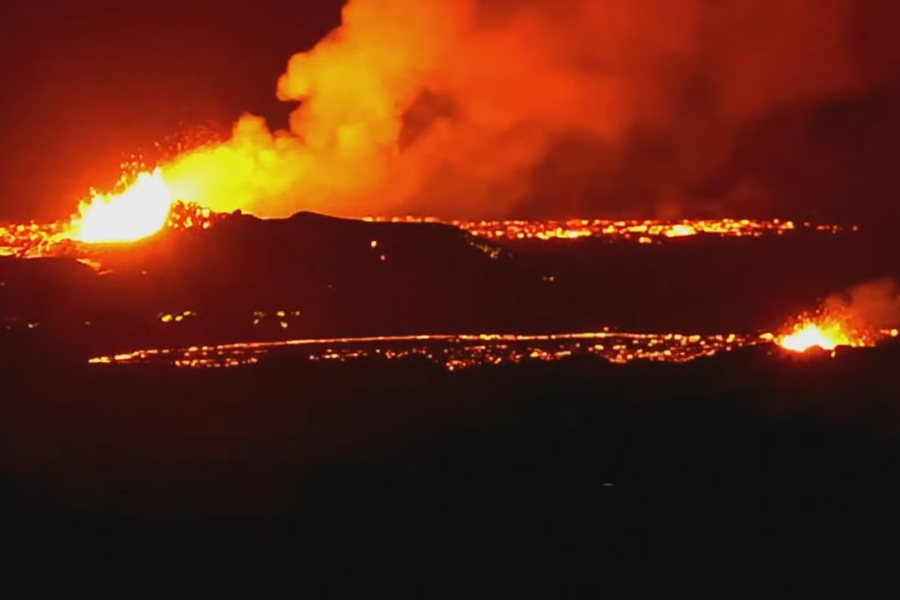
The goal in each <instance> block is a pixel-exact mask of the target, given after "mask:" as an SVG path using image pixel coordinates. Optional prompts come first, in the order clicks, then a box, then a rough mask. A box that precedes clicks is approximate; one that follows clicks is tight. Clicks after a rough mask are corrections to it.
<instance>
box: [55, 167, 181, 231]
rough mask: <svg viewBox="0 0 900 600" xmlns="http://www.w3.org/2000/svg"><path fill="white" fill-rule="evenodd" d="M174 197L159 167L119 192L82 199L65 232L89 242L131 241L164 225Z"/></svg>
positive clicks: (142, 175) (140, 176) (158, 229)
mask: <svg viewBox="0 0 900 600" xmlns="http://www.w3.org/2000/svg"><path fill="white" fill-rule="evenodd" d="M174 201H175V198H173V196H172V192H171V190H170V189H169V186H168V184H167V183H166V181H165V180H164V179H163V176H162V171H161V170H160V169H156V170H155V171H154V172H153V173H141V174H140V175H138V177H137V180H136V181H135V182H134V183H133V184H132V185H131V186H129V187H128V188H127V189H126V190H125V191H124V192H122V193H120V194H94V196H93V198H91V201H90V202H82V203H81V205H80V206H79V207H78V215H77V216H75V217H73V219H72V222H71V223H70V224H69V232H68V235H69V237H70V238H71V239H73V240H76V241H79V242H86V243H92V244H99V243H109V242H133V241H136V240H139V239H142V238H145V237H148V236H151V235H153V234H154V233H156V232H158V231H160V230H161V229H162V228H163V227H165V225H166V222H167V220H168V218H169V211H170V210H171V209H172V205H173V203H174Z"/></svg>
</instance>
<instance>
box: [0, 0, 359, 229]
mask: <svg viewBox="0 0 900 600" xmlns="http://www.w3.org/2000/svg"><path fill="white" fill-rule="evenodd" d="M2 4H3V6H2V8H0V81H2V87H3V92H2V94H0V131H2V137H0V219H15V220H20V219H41V220H43V219H51V218H57V217H65V216H68V215H69V214H70V213H71V212H72V211H73V210H74V208H75V206H77V203H76V199H77V198H79V197H81V196H83V194H84V193H85V192H86V191H87V190H88V188H90V187H92V186H95V187H98V188H100V187H104V186H106V185H108V184H109V183H110V182H112V181H114V180H115V179H116V178H117V176H118V174H119V169H118V165H119V163H120V162H121V160H122V159H123V158H125V157H126V155H128V154H130V153H131V152H134V151H141V150H142V149H146V150H147V151H149V150H151V149H152V147H153V144H154V142H157V141H160V140H164V139H166V138H168V137H171V136H173V135H175V134H178V133H180V132H185V131H189V130H190V129H191V128H193V127H197V126H201V125H204V124H206V123H211V124H213V126H214V127H220V128H221V129H222V130H223V131H225V132H227V131H228V130H229V128H230V127H231V124H232V123H233V122H234V121H235V120H236V118H237V117H238V116H239V115H240V114H241V112H243V111H252V112H255V113H257V114H261V115H263V116H266V117H269V118H270V119H273V120H274V121H275V122H276V123H277V122H278V121H279V120H280V121H283V120H284V119H285V115H286V114H287V111H288V108H289V107H287V106H285V105H282V104H281V103H279V102H278V101H277V100H276V98H275V84H276V81H277V79H278V76H279V75H281V73H282V72H283V71H284V68H285V66H286V64H287V61H288V59H289V58H290V56H291V55H292V54H294V53H295V52H298V51H300V50H304V49H306V48H308V47H310V46H312V45H313V44H315V42H316V41H317V40H318V39H319V38H320V37H321V36H322V35H323V34H324V33H326V32H327V31H329V30H330V29H331V28H333V27H334V26H335V25H336V24H337V23H338V22H339V18H340V6H341V4H342V2H341V1H340V0H318V1H312V0H310V1H307V2H304V1H303V0H252V1H247V0H219V1H217V0H173V1H170V0H128V1H117V0H77V1H75V0H73V1H69V2H60V1H53V2H46V1H41V0H37V1H32V2H21V3H19V2H4V3H2Z"/></svg>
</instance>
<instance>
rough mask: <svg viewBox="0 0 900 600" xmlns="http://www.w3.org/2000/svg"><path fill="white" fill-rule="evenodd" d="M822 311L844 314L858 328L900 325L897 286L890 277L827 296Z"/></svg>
mask: <svg viewBox="0 0 900 600" xmlns="http://www.w3.org/2000/svg"><path fill="white" fill-rule="evenodd" d="M823 312H824V313H825V314H833V315H841V316H843V317H844V318H845V319H846V320H847V321H848V322H849V324H850V325H851V326H852V327H853V328H854V329H857V330H863V331H864V330H874V331H877V330H879V329H889V328H894V327H900V286H898V285H897V282H896V281H895V280H894V279H891V278H885V279H880V280H877V281H870V282H867V283H863V284H861V285H858V286H855V287H853V288H850V289H849V290H847V291H846V292H844V293H842V294H835V295H834V296H831V297H829V298H828V299H826V300H825V303H824V306H823Z"/></svg>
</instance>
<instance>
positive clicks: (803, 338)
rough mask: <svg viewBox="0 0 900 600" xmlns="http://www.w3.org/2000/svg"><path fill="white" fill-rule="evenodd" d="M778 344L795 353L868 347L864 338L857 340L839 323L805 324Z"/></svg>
mask: <svg viewBox="0 0 900 600" xmlns="http://www.w3.org/2000/svg"><path fill="white" fill-rule="evenodd" d="M778 344H779V345H780V346H781V347H782V348H784V349H785V350H791V351H793V352H806V351H807V350H809V349H811V348H821V349H822V350H834V349H835V348H837V347H838V346H864V345H866V344H865V341H864V340H863V339H862V338H857V337H856V336H854V335H853V334H852V333H851V332H849V331H847V329H846V328H845V327H844V326H843V324H842V323H840V322H839V321H831V322H826V323H822V324H816V323H805V324H803V325H800V326H798V327H797V328H795V330H794V331H792V332H791V333H789V334H787V335H784V336H783V337H781V338H780V339H779V340H778Z"/></svg>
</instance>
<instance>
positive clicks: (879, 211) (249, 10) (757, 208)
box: [0, 0, 900, 221]
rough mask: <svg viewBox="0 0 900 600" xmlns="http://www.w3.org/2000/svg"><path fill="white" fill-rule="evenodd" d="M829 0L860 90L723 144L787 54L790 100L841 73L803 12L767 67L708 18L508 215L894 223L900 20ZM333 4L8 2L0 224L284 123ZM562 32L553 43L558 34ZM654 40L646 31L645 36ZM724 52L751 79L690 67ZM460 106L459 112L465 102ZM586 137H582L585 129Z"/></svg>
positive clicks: (889, 2)
mask: <svg viewBox="0 0 900 600" xmlns="http://www.w3.org/2000/svg"><path fill="white" fill-rule="evenodd" d="M487 1H488V0H485V2H487ZM611 1H612V0H611ZM690 1H692V0H684V2H682V4H684V3H685V2H690ZM787 1H788V2H790V1H792V0H787ZM799 1H800V0H798V2H799ZM517 2H518V4H528V3H529V2H530V3H531V4H541V2H540V1H539V0H533V1H532V0H516V1H512V0H510V1H506V0H504V1H502V2H501V1H500V0H497V2H495V4H498V5H516V4H517ZM697 2H700V4H701V5H702V6H704V7H723V6H724V7H728V6H732V5H733V6H734V7H735V9H734V10H733V11H732V12H733V13H734V15H738V17H740V14H741V13H740V12H739V9H746V8H747V7H748V6H754V4H753V1H752V0H726V1H723V2H712V0H705V1H703V0H697ZM826 3H827V4H828V5H829V6H844V7H846V6H850V7H851V10H850V11H849V12H846V13H840V12H834V15H845V14H846V16H840V17H837V16H833V15H832V17H831V18H835V19H846V25H847V26H846V31H844V29H843V28H842V29H841V36H842V39H841V48H842V50H841V52H846V56H847V57H849V58H848V63H847V64H849V65H851V67H850V68H851V69H855V70H856V72H858V73H862V74H863V75H864V77H862V76H861V77H860V79H861V80H864V83H863V84H859V85H856V84H854V85H853V86H851V85H849V84H848V85H844V83H846V82H843V83H840V85H841V86H843V87H834V89H832V88H825V87H823V88H822V89H821V93H818V92H819V88H815V89H816V94H811V93H809V92H810V89H807V88H808V86H807V88H802V86H801V87H800V88H798V90H799V92H802V93H805V94H806V95H805V96H803V95H802V94H801V96H798V98H797V99H796V101H790V100H791V99H790V98H788V95H789V94H785V97H783V98H782V97H780V96H778V95H777V94H774V95H773V94H769V96H770V97H769V98H767V99H766V100H765V102H766V103H764V104H760V105H759V106H754V107H752V108H753V109H754V110H752V111H748V113H747V116H745V117H743V116H742V117H741V118H740V119H732V120H730V121H728V124H727V132H726V133H718V132H722V131H725V129H724V127H725V126H720V125H719V122H720V121H717V120H716V119H713V118H711V117H708V116H709V115H711V114H714V113H716V111H718V112H719V113H721V114H732V113H733V112H734V111H732V113H729V112H728V111H729V110H731V109H733V108H735V107H736V106H740V107H741V108H742V109H744V108H747V106H742V105H741V104H740V102H738V103H736V104H735V102H734V100H735V98H738V96H735V94H740V93H742V94H744V96H741V97H740V98H738V99H741V98H743V99H746V98H748V97H749V98H752V97H753V93H752V91H753V89H754V86H755V85H756V79H755V78H754V77H755V76H758V75H759V73H761V72H762V73H764V74H765V70H766V69H770V70H772V71H773V72H776V71H778V70H779V69H780V68H781V66H782V65H783V64H785V63H787V62H790V61H791V60H792V57H796V56H798V55H799V56H801V57H803V56H806V55H809V57H811V58H810V61H812V62H811V63H810V64H811V65H815V68H810V69H804V68H803V63H801V62H797V63H796V65H800V67H797V70H796V71H795V72H793V73H792V72H791V71H790V70H787V69H785V70H784V71H783V74H784V75H785V76H784V78H783V82H784V84H785V85H786V86H787V87H788V88H791V89H793V88H792V87H791V86H792V84H793V83H794V80H796V79H797V77H798V74H799V75H801V76H806V74H807V73H808V74H809V79H810V81H814V79H815V77H818V76H819V75H821V76H822V77H823V78H824V80H825V81H827V80H828V77H829V76H830V71H832V70H836V69H837V67H836V66H835V67H834V69H832V67H831V63H830V60H831V59H830V58H829V59H827V60H825V59H823V60H819V59H818V55H817V54H816V51H815V49H816V48H817V46H816V44H819V43H820V42H821V39H817V38H816V37H815V35H812V34H810V36H807V37H809V39H803V38H804V36H805V35H806V33H808V32H807V30H806V29H804V27H805V25H804V24H805V22H806V18H805V17H804V15H802V14H798V15H794V17H792V18H795V20H796V23H788V25H786V26H785V27H786V29H785V30H784V31H786V32H787V33H786V34H784V35H782V37H773V38H772V39H774V40H775V41H773V42H771V43H769V44H768V45H761V46H760V47H761V48H764V49H765V51H766V53H767V55H766V56H765V57H764V59H763V58H760V57H759V56H756V57H754V56H752V55H751V54H752V52H759V51H758V50H753V51H752V52H750V51H748V55H747V56H745V57H741V56H740V49H741V47H740V44H742V43H744V42H731V41H730V40H740V35H739V34H740V33H741V32H742V31H743V28H744V25H743V24H742V23H743V21H742V20H741V19H740V18H731V19H730V20H728V19H725V20H724V21H716V22H722V23H725V25H722V29H721V30H720V31H718V32H715V31H714V32H713V33H716V34H717V35H713V36H709V35H708V36H707V37H709V38H710V39H713V38H715V39H713V41H711V42H708V44H709V48H707V51H706V52H705V53H704V52H699V53H697V54H696V55H695V56H693V57H692V59H691V60H692V61H694V62H693V63H691V64H690V65H688V67H690V68H685V73H687V74H689V76H688V75H686V76H685V77H684V78H681V79H678V81H677V83H678V85H677V86H675V87H677V90H676V91H675V92H671V97H670V99H669V101H668V104H665V105H664V106H662V108H660V107H659V106H657V107H656V110H657V112H659V113H660V114H662V115H663V116H662V117H660V118H658V119H656V120H655V121H649V120H644V121H639V122H638V121H636V125H635V126H634V127H632V128H631V129H629V130H628V132H627V133H623V134H617V135H620V137H618V138H616V139H615V140H613V141H612V142H609V141H607V142H604V144H605V146H604V144H597V143H595V140H593V139H591V138H590V136H586V135H582V133H583V131H581V130H579V127H574V128H573V132H572V135H568V134H567V135H559V136H556V133H557V132H555V131H553V135H554V136H555V137H554V138H553V139H554V141H553V143H552V144H550V148H549V150H548V151H547V153H546V156H545V158H544V159H542V160H541V162H540V164H535V165H533V167H534V168H533V172H532V174H531V176H533V178H534V185H533V189H532V191H531V195H530V196H528V197H525V198H523V199H521V200H520V201H518V203H517V204H516V205H515V206H516V209H515V210H516V211H517V214H520V215H522V216H535V217H541V216H581V215H584V216H588V215H603V214H606V213H608V214H610V215H613V214H615V215H620V214H623V212H622V211H623V210H624V209H623V207H625V208H627V209H628V210H630V211H631V212H632V213H634V212H635V211H637V212H638V213H640V212H641V211H642V210H644V212H645V213H646V216H656V213H657V212H658V210H659V207H660V206H661V205H665V201H666V197H667V195H671V194H670V192H671V191H672V190H673V189H674V190H675V191H676V192H677V194H676V196H677V199H678V210H680V211H687V212H688V213H690V212H692V211H693V213H697V214H700V213H702V214H704V215H706V214H708V215H709V216H744V215H751V216H787V217H794V216H795V215H796V216H801V217H812V218H820V219H852V220H866V219H885V218H893V217H896V216H898V214H900V209H898V208H897V203H898V199H900V183H898V182H900V176H898V175H897V174H896V170H897V167H898V165H900V150H898V144H900V141H898V140H900V116H898V115H900V77H898V74H900V51H898V48H900V43H898V42H897V40H900V27H898V24H900V18H898V16H897V14H898V13H900V10H897V9H896V3H895V1H894V0H859V2H855V3H851V2H844V0H822V2H821V3H819V4H816V3H810V2H806V5H807V6H811V7H819V6H823V7H824V6H825V4H826ZM341 4H342V2H341V1H340V0H322V1H319V2H303V1H297V0H294V1H288V0H256V1H253V2H245V1H243V0H234V1H212V0H172V1H168V0H154V1H151V0H130V1H128V2H116V1H112V0H106V1H104V0H81V1H78V2H71V3H68V5H64V3H62V2H41V1H32V2H27V3H25V2H23V3H16V4H13V3H4V6H3V8H0V78H2V82H3V93H2V95H0V124H2V132H3V135H2V137H0V219H10V220H16V221H21V220H31V219H36V220H41V221H47V220H56V219H60V218H65V217H67V216H68V215H70V214H71V213H72V212H73V210H74V208H75V206H76V203H77V200H78V199H79V198H82V197H84V195H85V194H86V192H87V191H88V189H89V188H90V187H97V188H101V189H104V188H107V187H108V186H110V185H111V184H112V183H113V182H114V181H115V180H116V179H117V178H118V176H119V174H120V170H119V164H120V163H121V162H122V161H123V160H125V159H126V158H127V157H128V156H129V155H130V154H131V153H134V152H143V153H145V154H148V155H150V154H152V151H153V148H154V144H155V143H161V144H163V145H164V146H165V145H167V144H168V145H172V144H173V143H174V142H173V140H175V139H177V137H178V136H179V135H191V134H192V132H197V131H214V132H217V133H221V134H227V133H228V132H229V131H230V128H231V126H232V124H233V123H234V121H235V120H236V119H237V118H238V117H239V115H240V114H242V113H244V112H246V111H249V112H252V113H255V114H259V115H262V116H264V117H266V118H267V119H268V120H269V121H270V123H271V124H272V125H273V126H275V127H284V126H285V124H286V122H287V121H286V117H287V115H288V113H289V111H290V109H291V108H292V106H291V105H286V104H283V103H280V102H279V101H278V100H277V99H276V97H275V87H276V81H277V79H278V77H279V76H280V75H281V74H282V73H283V72H284V70H285V67H286V64H287V61H288V59H289V58H290V57H291V55H292V54H294V53H296V52H300V51H303V50H306V49H309V48H310V47H312V46H313V45H314V44H315V43H316V41H317V40H319V39H320V38H321V37H322V36H323V35H324V34H326V33H327V32H328V31H329V30H331V29H332V28H333V27H335V26H336V25H337V24H338V23H339V21H340V7H341ZM544 4H547V3H544ZM563 4H565V3H562V4H559V5H558V6H562V5H563ZM764 4H769V5H773V6H775V5H774V4H772V3H771V2H763V0H760V4H758V6H762V5H764ZM554 5H555V4H554ZM643 5H646V6H650V5H649V4H648V3H646V2H644V3H643ZM547 6H550V4H547ZM61 7H62V8H61ZM546 10H548V11H551V10H555V9H551V8H547V9H546ZM561 10H562V9H560V11H561ZM704 10H710V11H712V10H713V8H704ZM715 10H718V8H716V9H715ZM726 12H727V11H726ZM635 14H636V15H637V17H635V18H638V17H640V15H641V13H640V12H636V13H635ZM734 15H731V17H733V16H734ZM726 16H728V15H726ZM667 19H668V18H667ZM664 21H665V20H664ZM735 23H737V25H735ZM762 23H763V26H762V28H761V29H760V31H761V32H762V33H752V32H751V33H749V34H747V35H752V36H756V38H747V39H749V40H750V45H752V44H753V43H754V42H753V40H754V39H757V38H760V36H762V37H765V36H766V35H768V34H767V33H766V27H765V17H763V20H762ZM841 25H843V24H841ZM482 26H483V25H482ZM641 26H643V25H641ZM791 27H794V28H795V29H796V31H795V29H791ZM559 32H560V33H561V34H563V36H562V37H563V38H564V37H565V31H563V30H562V29H560V30H559ZM708 33H709V32H708V31H707V34H708ZM782 33H784V32H782ZM600 37H602V36H599V35H598V39H599V38H600ZM658 37H659V36H658V35H656V34H654V35H653V37H652V39H656V38H658ZM638 39H640V38H638ZM648 39H650V38H648ZM716 40H718V41H716ZM717 44H718V45H717ZM733 46H737V53H735V52H734V51H735V48H734V47H733ZM721 48H726V49H727V50H728V51H729V52H731V54H730V55H729V56H732V58H734V57H735V56H736V57H737V58H736V59H734V60H732V62H731V63H729V64H730V65H732V66H730V67H729V68H731V69H732V71H734V70H735V69H737V70H738V71H739V70H740V69H741V68H743V66H741V65H749V66H747V69H748V71H747V75H746V76H744V75H743V74H742V73H740V72H732V73H729V74H728V76H727V77H723V76H722V74H721V73H719V72H717V71H716V69H713V68H706V67H709V65H706V64H704V62H703V61H707V62H709V63H710V64H713V63H715V62H716V55H717V54H718V53H719V52H720V50H721ZM709 49H712V51H709ZM810 49H812V50H810ZM734 65H738V66H734ZM796 65H794V66H795V67H796ZM444 66H446V65H444ZM700 67H703V68H700ZM717 68H718V65H717ZM753 69H755V70H753ZM445 70H446V69H445ZM818 70H820V71H821V73H819V71H818ZM448 72H451V71H449V70H448ZM851 75H852V73H851ZM769 79H771V78H769ZM845 79H846V78H845ZM851 79H852V77H851ZM775 80H777V78H776V79H775ZM635 81H636V80H635ZM766 81H768V80H766ZM735 82H738V84H737V85H736V84H735ZM632 84H633V82H632ZM629 85H631V84H629ZM634 85H637V84H634ZM641 85H643V83H642V84H641ZM741 85H743V86H744V88H743V89H741V88H740V86H741ZM835 85H837V84H835ZM536 87H540V86H536ZM669 87H670V88H672V89H675V87H673V86H669ZM667 89H668V88H667ZM735 90H738V91H735ZM748 90H749V92H748ZM632 91H634V90H632ZM669 91H671V90H669ZM466 93H468V94H470V99H471V97H472V96H471V94H473V93H474V94H476V95H477V93H478V91H477V90H475V91H474V92H472V91H471V90H466ZM667 93H668V92H667ZM729 94H731V95H730V96H729ZM673 99H677V101H676V100H673ZM456 100H459V98H457V99H456ZM463 100H465V98H463ZM761 102H762V101H761ZM729 103H731V104H729ZM457 104H458V105H462V106H464V107H465V106H466V103H465V102H462V103H459V102H458V103H457ZM509 106H510V107H513V108H515V105H514V104H510V105H509ZM512 112H514V111H512ZM523 114H524V113H523ZM525 116H528V115H525ZM647 123H651V125H653V126H651V125H648V124H647ZM576 125H579V126H580V124H579V123H576ZM584 125H585V127H584V128H583V129H585V130H589V128H588V127H587V125H589V123H588V122H587V120H586V119H585V122H584ZM654 127H655V128H654ZM548 131H549V130H548ZM548 135H549V134H548ZM482 141H484V142H489V141H491V140H489V139H487V138H486V139H485V140H482ZM610 147H612V148H614V149H615V151H616V156H617V157H618V158H617V159H616V161H615V165H616V170H615V171H614V172H613V171H611V170H610V169H606V168H598V167H597V165H598V164H600V163H601V162H602V161H603V160H605V159H604V156H606V154H608V152H607V150H608V149H609V148H610ZM604 153H606V154H604ZM695 154H696V156H694V155H695ZM611 164H612V163H611ZM573 182H574V183H573ZM547 198H553V201H548V200H547ZM655 211H656V212H655Z"/></svg>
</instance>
